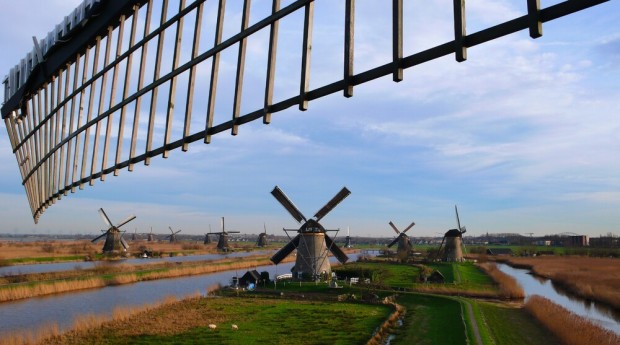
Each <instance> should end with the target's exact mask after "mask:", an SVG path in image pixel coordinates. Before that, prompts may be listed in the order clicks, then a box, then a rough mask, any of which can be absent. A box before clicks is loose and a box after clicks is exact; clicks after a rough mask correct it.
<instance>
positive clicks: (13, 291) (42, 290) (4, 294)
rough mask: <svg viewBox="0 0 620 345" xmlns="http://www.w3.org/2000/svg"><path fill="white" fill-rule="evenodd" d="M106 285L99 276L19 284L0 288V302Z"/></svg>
mask: <svg viewBox="0 0 620 345" xmlns="http://www.w3.org/2000/svg"><path fill="white" fill-rule="evenodd" d="M104 286H106V282H105V281H104V280H103V279H101V278H88V279H80V280H70V281H56V282H51V283H41V284H35V285H21V286H13V287H10V288H4V289H0V302H7V301H14V300H18V299H24V298H30V297H37V296H43V295H51V294H56V293H62V292H68V291H76V290H84V289H92V288H99V287H104Z"/></svg>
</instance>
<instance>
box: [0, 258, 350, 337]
mask: <svg viewBox="0 0 620 345" xmlns="http://www.w3.org/2000/svg"><path fill="white" fill-rule="evenodd" d="M348 256H349V259H350V261H349V262H354V261H356V260H357V257H358V255H357V254H348ZM330 261H332V262H334V259H333V258H331V257H330ZM294 264H295V263H294V262H290V263H284V264H280V265H277V266H276V265H267V266H259V267H256V268H255V269H256V270H257V271H259V272H263V271H267V272H269V277H270V279H274V277H275V276H276V275H280V274H284V273H290V271H291V268H292V267H293V265H294ZM245 272H246V270H245V269H244V270H237V271H235V270H233V271H224V272H218V273H213V274H208V275H200V276H190V277H182V278H175V279H160V280H153V281H145V282H139V283H134V284H128V285H119V286H108V287H105V288H101V289H92V290H85V291H78V292H71V293H64V294H58V295H51V296H46V297H36V298H29V299H26V300H22V301H15V302H6V303H0V337H1V336H2V333H8V332H14V331H21V330H23V331H29V330H36V329H38V328H41V327H43V326H46V325H49V324H52V323H55V324H57V325H58V327H59V329H60V330H66V329H68V328H70V327H71V326H72V325H73V323H74V321H75V319H76V318H78V317H79V316H82V315H86V314H95V315H108V316H109V315H112V311H113V310H114V308H116V307H120V306H141V305H145V304H151V303H155V302H157V301H160V300H162V299H164V298H165V297H168V296H176V297H177V298H183V297H186V296H189V295H192V294H195V293H196V292H199V293H200V294H204V293H205V291H206V289H207V288H208V287H209V286H212V285H214V284H222V285H228V284H230V281H231V279H232V277H234V276H235V275H237V276H241V275H243V274H244V273H245Z"/></svg>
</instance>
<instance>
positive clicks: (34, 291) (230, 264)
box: [0, 257, 294, 302]
mask: <svg viewBox="0 0 620 345" xmlns="http://www.w3.org/2000/svg"><path fill="white" fill-rule="evenodd" d="M289 260H290V259H289ZM293 260H294V258H293ZM284 261H287V260H284ZM269 262H270V261H269V259H268V258H266V257H255V258H254V259H244V258H234V259H225V260H220V261H211V262H198V263H196V262H194V263H191V264H190V265H174V264H170V263H165V264H162V265H143V266H135V267H134V266H130V265H112V264H108V263H98V264H97V265H96V267H95V268H94V269H93V270H75V271H72V273H66V272H61V273H58V274H63V275H67V274H68V277H70V278H69V279H61V277H62V276H60V277H59V276H58V275H54V274H36V275H33V276H34V277H37V278H39V279H43V278H42V277H45V278H44V279H50V280H44V281H37V280H36V278H32V279H28V280H27V281H26V282H25V283H20V284H18V285H15V284H13V285H5V286H2V287H0V302H6V301H14V300H19V299H24V298H31V297H37V296H43V295H50V294H56V293H63V292H69V291H76V290H83V289H93V288H101V287H105V286H110V285H122V284H131V283H135V282H139V281H147V280H156V279H167V278H176V277H183V276H191V275H200V274H208V273H214V272H221V271H228V270H235V269H245V268H249V267H256V266H261V265H267V264H269ZM132 270H134V272H127V271H132ZM121 272H127V273H121ZM83 276H86V278H76V277H83ZM5 280H6V279H5Z"/></svg>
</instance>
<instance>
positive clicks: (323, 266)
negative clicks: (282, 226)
mask: <svg viewBox="0 0 620 345" xmlns="http://www.w3.org/2000/svg"><path fill="white" fill-rule="evenodd" d="M300 235H301V238H300V240H299V246H298V247H297V259H296V260H295V266H294V267H293V269H292V270H291V272H292V273H293V279H298V280H311V281H314V280H317V279H328V278H329V277H331V272H332V269H331V265H330V263H329V257H328V249H327V245H325V234H323V233H305V234H300Z"/></svg>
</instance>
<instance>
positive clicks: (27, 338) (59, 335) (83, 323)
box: [0, 286, 219, 345]
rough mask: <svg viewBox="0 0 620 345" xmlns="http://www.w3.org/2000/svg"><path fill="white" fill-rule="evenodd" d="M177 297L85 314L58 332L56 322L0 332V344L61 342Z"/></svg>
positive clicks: (190, 297)
mask: <svg viewBox="0 0 620 345" xmlns="http://www.w3.org/2000/svg"><path fill="white" fill-rule="evenodd" d="M218 288H219V286H212V287H209V288H208V289H210V290H214V289H218ZM198 297H200V293H199V292H196V293H195V294H194V295H190V296H187V297H186V299H192V298H198ZM177 301H178V299H177V298H176V297H174V296H168V297H165V298H163V299H162V300H160V301H157V302H155V303H150V304H144V305H142V306H132V307H116V308H114V310H113V311H112V316H106V315H96V314H85V315H82V316H80V317H78V318H76V319H75V321H74V322H73V326H72V327H70V329H69V330H66V331H65V332H60V330H59V328H58V325H57V324H50V325H46V326H44V327H41V328H40V329H37V330H33V331H21V332H15V333H10V334H2V336H1V337H0V345H25V344H50V343H59V344H62V343H63V339H64V337H70V336H71V335H73V334H77V333H80V332H88V331H89V330H92V329H94V328H97V327H100V326H101V325H103V324H104V323H106V322H110V321H119V322H122V321H127V320H129V319H130V318H132V317H134V316H136V315H138V314H141V313H146V312H149V311H151V310H154V309H157V308H160V307H164V306H168V305H171V304H173V303H176V302H177Z"/></svg>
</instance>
